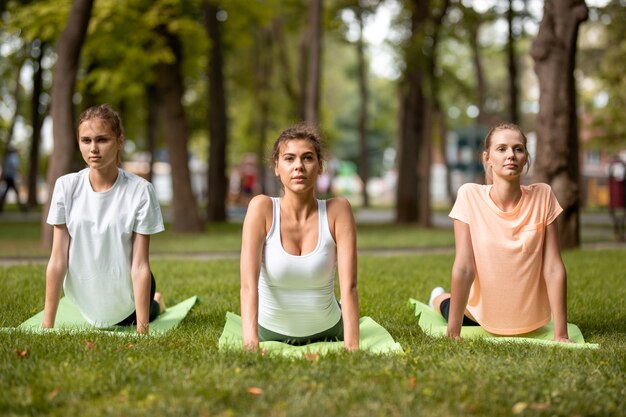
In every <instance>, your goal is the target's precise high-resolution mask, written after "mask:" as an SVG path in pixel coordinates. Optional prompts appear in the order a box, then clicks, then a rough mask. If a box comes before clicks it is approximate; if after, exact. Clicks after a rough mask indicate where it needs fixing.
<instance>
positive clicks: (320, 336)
mask: <svg viewBox="0 0 626 417" xmlns="http://www.w3.org/2000/svg"><path fill="white" fill-rule="evenodd" d="M257 327H258V330H259V340H260V341H261V342H269V341H275V342H283V343H288V344H290V345H296V346H301V345H306V344H308V343H314V342H323V341H327V342H336V341H343V319H342V318H341V317H340V318H339V321H338V322H337V324H335V325H334V326H333V327H331V328H330V329H327V330H324V331H323V332H319V333H315V334H312V335H310V336H302V337H297V336H286V335H284V334H280V333H276V332H273V331H271V330H268V329H266V328H265V327H263V326H261V325H260V324H259V325H258V326H257Z"/></svg>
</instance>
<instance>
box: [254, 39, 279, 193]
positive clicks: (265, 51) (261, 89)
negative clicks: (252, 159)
mask: <svg viewBox="0 0 626 417" xmlns="http://www.w3.org/2000/svg"><path fill="white" fill-rule="evenodd" d="M272 46H273V45H272V29H271V28H270V29H260V30H259V37H258V47H257V49H256V51H257V52H256V91H255V96H256V100H257V101H258V112H256V111H255V115H254V116H253V117H254V118H255V119H256V120H257V122H256V123H255V125H256V128H255V132H257V134H258V138H259V142H258V147H257V161H258V164H259V166H258V169H259V178H258V181H259V185H260V192H261V193H262V194H267V191H266V184H265V182H266V172H267V170H266V169H265V164H264V163H263V161H264V160H265V151H266V149H265V147H266V146H267V131H268V129H269V124H270V95H271V79H272V73H273V67H274V65H273V64H274V54H273V48H272ZM257 114H258V116H257ZM253 134H254V133H253Z"/></svg>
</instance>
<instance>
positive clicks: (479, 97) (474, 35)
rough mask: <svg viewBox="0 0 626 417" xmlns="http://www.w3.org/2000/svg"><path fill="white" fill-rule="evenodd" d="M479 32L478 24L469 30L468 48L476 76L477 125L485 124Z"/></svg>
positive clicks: (485, 86) (484, 96) (484, 87)
mask: <svg viewBox="0 0 626 417" xmlns="http://www.w3.org/2000/svg"><path fill="white" fill-rule="evenodd" d="M479 31H480V22H476V24H475V25H472V27H471V28H470V39H469V41H470V46H471V48H472V61H473V63H474V74H475V76H476V101H477V105H478V118H477V120H476V121H477V122H478V123H479V124H486V123H488V122H487V112H486V110H485V101H486V100H487V83H486V82H485V72H484V71H483V63H482V56H481V54H480V43H479V42H478V33H479Z"/></svg>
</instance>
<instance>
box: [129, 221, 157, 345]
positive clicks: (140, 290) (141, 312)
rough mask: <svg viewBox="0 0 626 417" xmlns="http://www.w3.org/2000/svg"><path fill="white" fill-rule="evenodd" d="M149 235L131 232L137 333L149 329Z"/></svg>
mask: <svg viewBox="0 0 626 417" xmlns="http://www.w3.org/2000/svg"><path fill="white" fill-rule="evenodd" d="M149 249H150V236H149V235H142V234H139V233H133V260H132V264H131V267H130V268H131V269H130V276H131V278H132V280H133V293H134V295H135V314H136V316H137V333H145V334H148V332H149V331H150V285H151V281H152V280H151V278H150V261H149Z"/></svg>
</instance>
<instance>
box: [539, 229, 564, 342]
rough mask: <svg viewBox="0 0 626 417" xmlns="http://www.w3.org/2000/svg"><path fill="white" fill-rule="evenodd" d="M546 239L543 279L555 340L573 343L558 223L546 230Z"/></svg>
mask: <svg viewBox="0 0 626 417" xmlns="http://www.w3.org/2000/svg"><path fill="white" fill-rule="evenodd" d="M545 239H546V240H545V245H544V249H543V257H544V259H543V277H544V279H545V281H546V288H547V290H548V298H549V300H550V309H551V310H552V318H553V320H554V340H556V341H558V342H571V340H570V339H569V336H568V334H567V273H566V271H565V265H563V260H562V259H561V250H560V248H559V229H558V225H557V222H556V221H555V222H552V223H551V224H549V225H548V227H547V228H546V238H545Z"/></svg>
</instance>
